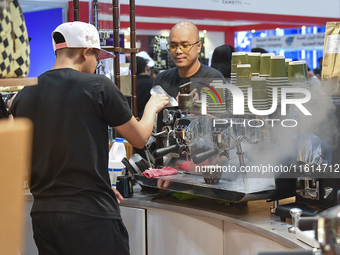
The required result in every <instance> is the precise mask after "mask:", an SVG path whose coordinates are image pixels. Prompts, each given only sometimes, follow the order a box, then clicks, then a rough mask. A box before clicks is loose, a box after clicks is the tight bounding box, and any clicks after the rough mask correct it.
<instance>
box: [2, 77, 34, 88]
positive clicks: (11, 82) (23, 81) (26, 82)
mask: <svg viewBox="0 0 340 255" xmlns="http://www.w3.org/2000/svg"><path fill="white" fill-rule="evenodd" d="M37 84H38V78H37V77H32V78H0V87H10V86H32V85H37Z"/></svg>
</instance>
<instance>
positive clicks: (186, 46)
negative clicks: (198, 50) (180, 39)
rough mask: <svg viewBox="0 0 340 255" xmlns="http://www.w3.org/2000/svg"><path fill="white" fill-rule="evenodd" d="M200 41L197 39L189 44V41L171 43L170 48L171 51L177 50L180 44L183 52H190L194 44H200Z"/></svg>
mask: <svg viewBox="0 0 340 255" xmlns="http://www.w3.org/2000/svg"><path fill="white" fill-rule="evenodd" d="M199 42H200V41H197V42H195V43H192V44H188V43H179V44H177V43H169V44H168V45H169V49H170V51H171V52H172V53H173V52H175V51H176V50H177V48H178V46H179V49H180V50H181V51H182V52H183V53H188V52H189V51H190V50H191V48H192V46H194V45H195V44H198V43H199Z"/></svg>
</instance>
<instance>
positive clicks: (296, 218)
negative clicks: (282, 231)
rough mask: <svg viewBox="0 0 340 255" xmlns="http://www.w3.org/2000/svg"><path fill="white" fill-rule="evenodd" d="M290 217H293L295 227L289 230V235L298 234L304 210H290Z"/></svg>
mask: <svg viewBox="0 0 340 255" xmlns="http://www.w3.org/2000/svg"><path fill="white" fill-rule="evenodd" d="M289 212H290V215H292V223H293V226H292V227H290V228H289V229H288V232H289V233H292V234H296V231H297V230H298V229H299V220H300V216H301V214H302V210H301V209H299V208H292V209H290V211H289Z"/></svg>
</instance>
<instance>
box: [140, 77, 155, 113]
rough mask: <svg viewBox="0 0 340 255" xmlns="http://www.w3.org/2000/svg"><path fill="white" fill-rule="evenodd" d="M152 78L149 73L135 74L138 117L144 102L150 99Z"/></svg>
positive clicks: (142, 109) (142, 110)
mask: <svg viewBox="0 0 340 255" xmlns="http://www.w3.org/2000/svg"><path fill="white" fill-rule="evenodd" d="M152 83H153V79H152V78H151V76H150V75H137V107H138V117H139V118H142V116H143V112H144V108H145V105H146V103H147V102H148V101H149V99H150V96H151V95H150V90H151V88H152Z"/></svg>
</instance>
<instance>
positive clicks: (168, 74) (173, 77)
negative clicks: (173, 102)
mask: <svg viewBox="0 0 340 255" xmlns="http://www.w3.org/2000/svg"><path fill="white" fill-rule="evenodd" d="M216 79H217V80H222V81H223V82H224V83H225V79H224V77H223V75H222V74H221V73H220V72H219V71H217V70H216V69H214V68H211V67H209V66H206V65H203V64H201V66H200V68H199V69H198V71H197V72H196V73H195V74H194V75H192V76H190V77H185V78H181V77H180V76H179V74H178V68H177V67H174V68H171V69H169V70H166V71H164V72H161V73H160V74H158V75H157V76H156V78H155V80H154V83H153V85H154V86H156V85H160V86H161V87H162V88H163V89H164V90H165V91H166V92H167V93H168V94H169V95H170V96H172V97H174V98H176V97H177V94H178V92H179V86H180V85H182V84H185V83H187V82H190V81H200V82H201V83H205V84H209V83H210V82H212V80H216ZM194 83H195V82H194ZM194 86H199V87H202V85H201V84H197V85H195V84H194Z"/></svg>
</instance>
